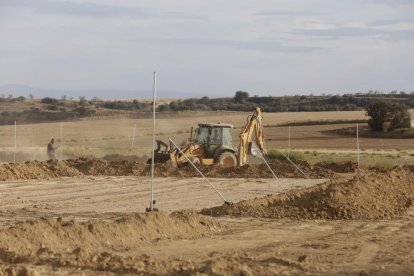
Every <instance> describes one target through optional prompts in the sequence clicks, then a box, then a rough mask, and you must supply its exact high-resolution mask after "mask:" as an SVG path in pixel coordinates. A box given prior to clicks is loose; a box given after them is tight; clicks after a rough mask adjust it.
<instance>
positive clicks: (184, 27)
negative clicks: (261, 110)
mask: <svg viewBox="0 0 414 276" xmlns="http://www.w3.org/2000/svg"><path fill="white" fill-rule="evenodd" d="M0 42H1V43H0V85H6V84H24V85H30V86H34V87H40V88H45V89H59V90H67V89H69V90H86V89H101V88H104V89H122V90H142V89H148V90H151V86H152V72H153V71H154V70H155V71H157V73H158V88H159V89H162V90H171V91H176V92H178V93H186V94H194V95H195V96H204V95H207V96H218V95H223V96H231V95H233V94H234V92H235V91H237V90H244V91H248V92H249V93H250V94H251V95H255V94H258V95H275V96H276V95H285V94H309V93H316V94H322V93H344V92H358V91H368V90H381V91H391V90H405V91H414V0H346V1H343V0H342V1H340V0H337V1H336V0H283V1H282V0H268V1H265V0H255V1H253V0H251V1H246V0H204V1H202V0H175V1H160V0H152V1H140V0H99V1H98V0H87V1H80V0H66V1H63V0H0ZM93 96H99V95H93ZM141 97H143V98H148V97H149V96H148V95H141Z"/></svg>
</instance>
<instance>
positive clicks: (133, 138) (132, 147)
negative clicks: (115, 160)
mask: <svg viewBox="0 0 414 276" xmlns="http://www.w3.org/2000/svg"><path fill="white" fill-rule="evenodd" d="M136 129H137V125H136V124H135V125H134V134H133V135H132V144H131V150H130V151H129V154H130V155H132V150H133V149H134V141H135V130H136Z"/></svg>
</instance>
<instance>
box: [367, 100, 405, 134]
mask: <svg viewBox="0 0 414 276" xmlns="http://www.w3.org/2000/svg"><path fill="white" fill-rule="evenodd" d="M366 115H367V116H369V117H371V118H370V119H369V120H368V125H369V126H370V128H371V129H372V130H374V131H383V132H387V131H392V130H394V129H397V128H409V127H410V126H411V117H410V113H409V112H408V107H407V106H405V105H403V104H400V103H395V102H391V101H386V100H379V101H376V102H375V103H373V104H371V105H370V106H368V107H367V109H366Z"/></svg>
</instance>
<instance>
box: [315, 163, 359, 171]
mask: <svg viewBox="0 0 414 276" xmlns="http://www.w3.org/2000/svg"><path fill="white" fill-rule="evenodd" d="M315 166H316V167H320V168H325V169H329V170H332V171H334V172H336V173H353V172H356V171H357V169H358V164H357V163H355V162H351V161H347V162H342V163H318V164H316V165H315Z"/></svg>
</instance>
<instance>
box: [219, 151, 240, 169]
mask: <svg viewBox="0 0 414 276" xmlns="http://www.w3.org/2000/svg"><path fill="white" fill-rule="evenodd" d="M216 163H217V164H218V165H219V166H220V167H224V168H231V167H236V165H237V158H236V156H235V155H234V153H232V152H230V151H224V152H222V153H220V154H219V155H218V157H217V159H216Z"/></svg>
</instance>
